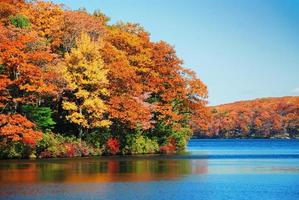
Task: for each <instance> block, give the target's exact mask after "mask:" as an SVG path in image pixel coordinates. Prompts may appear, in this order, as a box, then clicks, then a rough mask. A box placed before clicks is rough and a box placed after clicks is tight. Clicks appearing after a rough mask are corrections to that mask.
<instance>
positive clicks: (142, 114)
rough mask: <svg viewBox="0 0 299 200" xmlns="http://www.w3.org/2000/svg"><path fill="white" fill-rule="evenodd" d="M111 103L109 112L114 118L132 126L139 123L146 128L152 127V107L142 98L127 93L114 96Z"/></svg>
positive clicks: (134, 126)
mask: <svg viewBox="0 0 299 200" xmlns="http://www.w3.org/2000/svg"><path fill="white" fill-rule="evenodd" d="M109 104H110V106H109V113H110V115H111V116H110V117H111V118H112V119H117V120H119V121H121V122H123V123H124V124H128V125H129V127H131V128H136V127H137V125H139V124H140V125H141V127H142V128H143V129H145V130H146V129H149V128H151V127H152V121H151V117H152V115H151V111H152V107H151V105H150V104H149V103H146V102H144V100H142V98H140V97H139V98H137V97H133V98H132V97H130V96H125V95H123V96H112V97H111V99H110V102H109Z"/></svg>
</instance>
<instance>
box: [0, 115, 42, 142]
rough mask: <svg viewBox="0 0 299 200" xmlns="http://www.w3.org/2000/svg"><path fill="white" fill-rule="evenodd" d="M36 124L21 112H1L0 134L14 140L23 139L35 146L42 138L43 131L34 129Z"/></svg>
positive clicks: (22, 140)
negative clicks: (5, 113)
mask: <svg viewBox="0 0 299 200" xmlns="http://www.w3.org/2000/svg"><path fill="white" fill-rule="evenodd" d="M34 127H35V125H34V124H33V123H32V122H31V121H29V120H28V119H27V118H26V117H23V116H22V115H19V114H7V115H4V114H0V136H2V137H4V138H7V139H8V140H12V141H21V142H23V143H24V144H27V145H30V146H34V145H35V144H36V142H37V141H39V140H40V139H41V134H42V133H41V132H39V131H35V130H34Z"/></svg>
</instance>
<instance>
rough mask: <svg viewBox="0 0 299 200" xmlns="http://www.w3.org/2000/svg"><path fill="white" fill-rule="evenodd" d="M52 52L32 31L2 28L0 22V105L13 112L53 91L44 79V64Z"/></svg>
mask: <svg viewBox="0 0 299 200" xmlns="http://www.w3.org/2000/svg"><path fill="white" fill-rule="evenodd" d="M52 59H53V54H51V53H50V52H49V49H48V48H47V46H45V45H44V43H42V41H41V40H40V38H38V37H37V36H36V35H35V33H34V32H32V31H30V30H24V29H19V28H16V29H14V28H12V29H10V28H6V27H5V26H3V25H1V24H0V64H1V69H2V70H1V77H2V78H3V80H5V81H3V83H1V88H0V89H1V90H4V91H5V92H4V93H1V94H0V101H1V104H4V105H7V106H6V107H5V109H6V110H7V111H9V112H15V111H17V110H18V109H19V108H20V106H19V105H20V104H40V102H41V98H42V97H45V96H51V95H54V94H55V93H56V89H57V88H56V87H55V85H53V84H51V83H49V82H48V81H47V78H46V77H47V72H46V70H45V68H46V66H47V65H48V64H49V63H50V62H51V61H52Z"/></svg>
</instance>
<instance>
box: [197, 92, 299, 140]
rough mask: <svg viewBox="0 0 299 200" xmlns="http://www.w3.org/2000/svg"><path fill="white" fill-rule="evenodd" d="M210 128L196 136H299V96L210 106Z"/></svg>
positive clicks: (198, 132)
mask: <svg viewBox="0 0 299 200" xmlns="http://www.w3.org/2000/svg"><path fill="white" fill-rule="evenodd" d="M210 113H211V116H210V120H209V125H208V130H206V131H204V132H203V131H196V133H195V136H197V137H212V138H299V97H298V96H297V97H296V96H294V97H280V98H261V99H256V100H251V101H240V102H235V103H230V104H223V105H219V106H212V107H210Z"/></svg>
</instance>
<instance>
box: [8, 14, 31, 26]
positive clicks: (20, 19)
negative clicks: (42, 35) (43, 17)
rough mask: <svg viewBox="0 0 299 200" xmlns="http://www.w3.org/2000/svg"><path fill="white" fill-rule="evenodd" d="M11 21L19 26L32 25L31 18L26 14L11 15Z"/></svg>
mask: <svg viewBox="0 0 299 200" xmlns="http://www.w3.org/2000/svg"><path fill="white" fill-rule="evenodd" d="M9 20H10V23H11V24H12V25H14V26H15V27H17V28H28V27H30V21H29V19H28V18H27V17H26V16H24V15H20V14H17V15H14V16H10V17H9Z"/></svg>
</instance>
